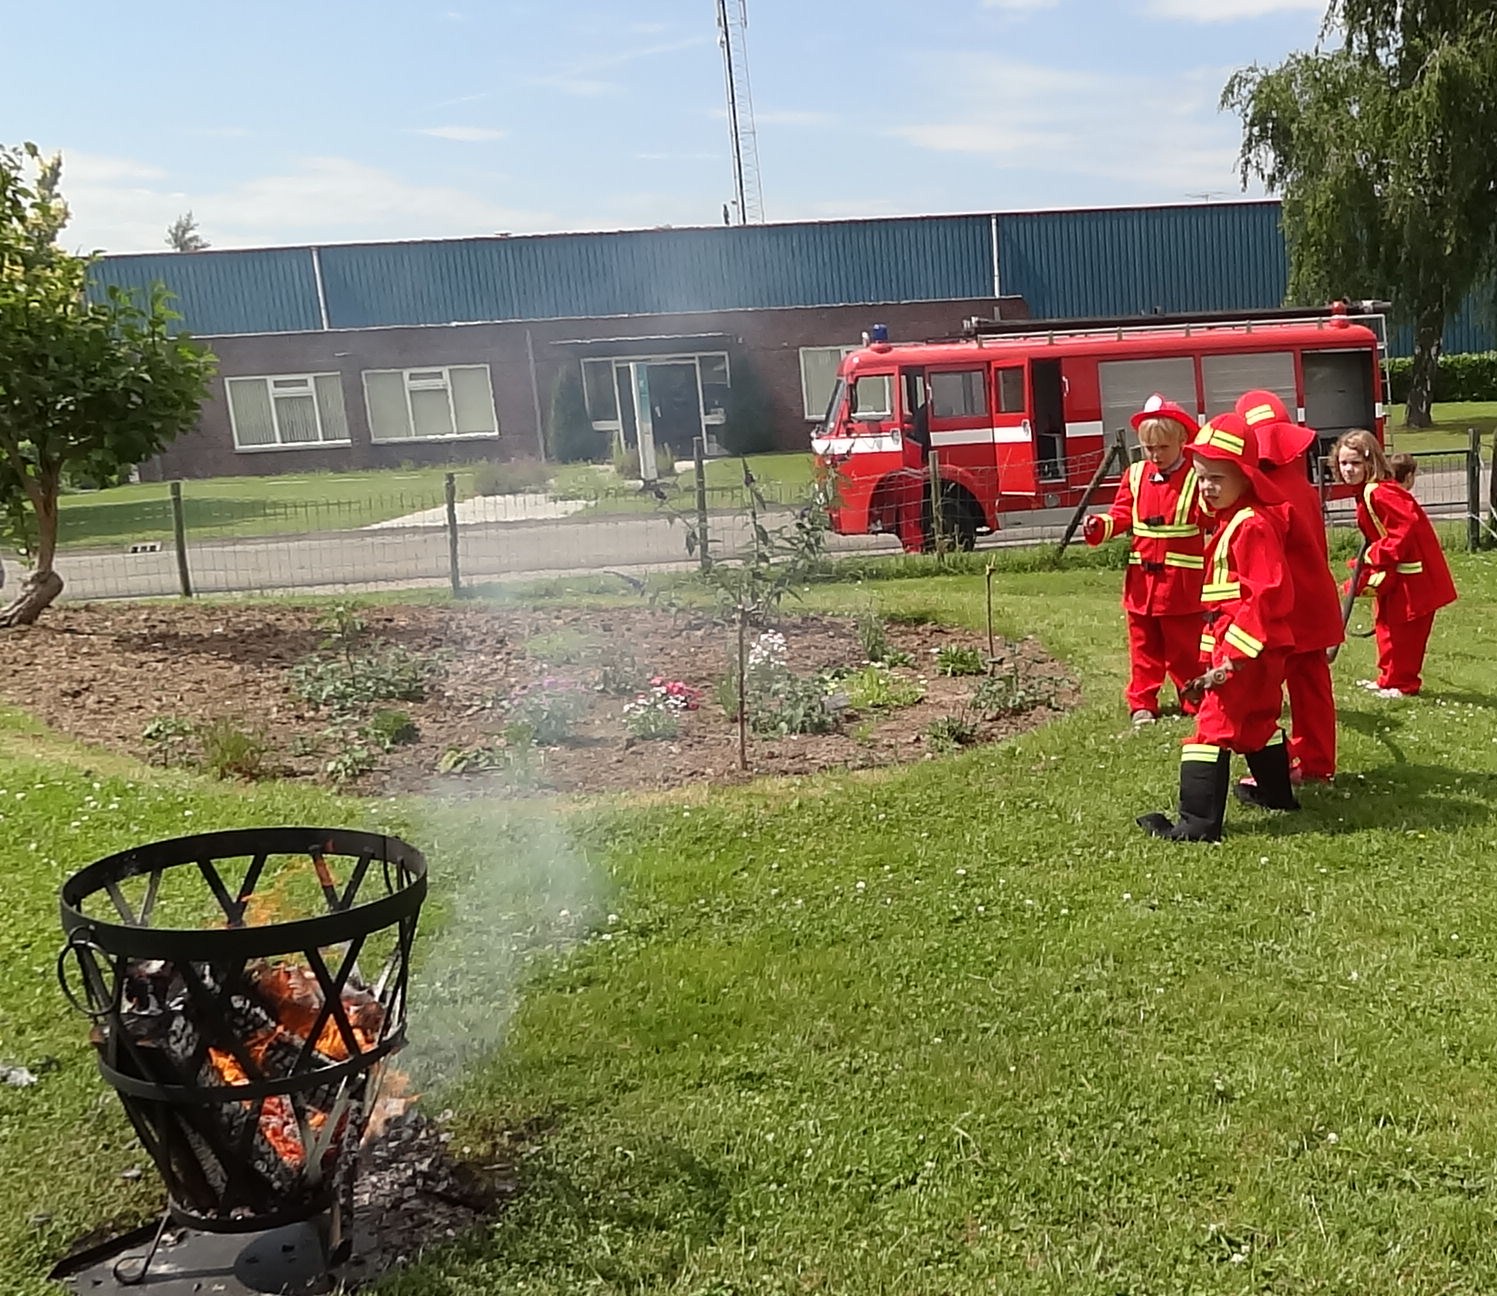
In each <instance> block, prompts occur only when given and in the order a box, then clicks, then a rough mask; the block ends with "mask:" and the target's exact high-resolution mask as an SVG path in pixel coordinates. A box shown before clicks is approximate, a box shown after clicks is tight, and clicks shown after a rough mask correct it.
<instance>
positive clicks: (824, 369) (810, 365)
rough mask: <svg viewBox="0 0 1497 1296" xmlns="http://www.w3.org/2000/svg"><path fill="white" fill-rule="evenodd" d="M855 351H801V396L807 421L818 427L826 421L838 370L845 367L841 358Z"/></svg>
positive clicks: (817, 349)
mask: <svg viewBox="0 0 1497 1296" xmlns="http://www.w3.org/2000/svg"><path fill="white" fill-rule="evenodd" d="M853 349H854V348H852V347H841V346H834V347H801V349H800V394H801V403H802V405H803V407H804V409H805V413H806V419H807V421H809V422H816V423H819V422H820V421H821V420H822V419H824V418H825V417H826V408H827V405H828V403H829V402H830V401H831V399H832V389H833V388H834V387H835V386H836V385H837V370H838V368H839V367H840V366H841V364H842V357H843V356H845V355H846V354H847V353H848V352H849V351H851V350H853Z"/></svg>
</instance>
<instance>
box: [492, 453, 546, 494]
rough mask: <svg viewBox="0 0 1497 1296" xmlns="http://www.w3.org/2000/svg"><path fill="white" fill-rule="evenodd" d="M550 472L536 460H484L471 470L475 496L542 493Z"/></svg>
mask: <svg viewBox="0 0 1497 1296" xmlns="http://www.w3.org/2000/svg"><path fill="white" fill-rule="evenodd" d="M550 484H551V470H550V469H549V468H547V467H546V465H545V464H543V463H541V462H540V460H538V459H508V460H505V461H503V462H500V461H498V460H494V459H485V460H483V462H481V463H478V464H475V465H474V466H473V493H474V494H475V495H524V494H531V493H538V492H543V491H545V489H546V487H547V486H549V485H550Z"/></svg>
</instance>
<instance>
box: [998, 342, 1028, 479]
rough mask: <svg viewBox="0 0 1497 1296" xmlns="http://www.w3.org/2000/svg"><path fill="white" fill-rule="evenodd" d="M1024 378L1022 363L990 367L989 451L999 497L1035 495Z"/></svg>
mask: <svg viewBox="0 0 1497 1296" xmlns="http://www.w3.org/2000/svg"><path fill="white" fill-rule="evenodd" d="M1024 379H1025V374H1024V365H1023V364H1013V365H1008V364H1003V365H994V366H993V373H992V382H993V408H992V417H993V451H994V459H995V461H996V463H997V465H998V493H999V494H1000V495H1027V496H1031V497H1032V496H1034V495H1035V494H1036V493H1037V492H1038V484H1037V482H1036V481H1035V451H1034V431H1033V428H1032V426H1031V424H1030V422H1029V404H1028V400H1027V398H1026V394H1025V393H1026V384H1025V381H1024Z"/></svg>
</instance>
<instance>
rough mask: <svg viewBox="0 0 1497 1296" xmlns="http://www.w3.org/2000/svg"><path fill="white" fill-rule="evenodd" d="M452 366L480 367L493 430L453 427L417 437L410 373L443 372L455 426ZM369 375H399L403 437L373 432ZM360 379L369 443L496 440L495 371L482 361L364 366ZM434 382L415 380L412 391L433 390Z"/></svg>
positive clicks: (497, 435) (450, 414) (497, 431)
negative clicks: (405, 428) (405, 431)
mask: <svg viewBox="0 0 1497 1296" xmlns="http://www.w3.org/2000/svg"><path fill="white" fill-rule="evenodd" d="M454 369H482V370H483V373H484V378H485V379H486V381H487V382H488V385H489V414H490V415H491V416H492V418H493V420H494V430H493V431H492V432H458V431H456V430H454V431H452V432H449V433H447V434H446V435H445V436H418V435H417V433H416V409H415V406H413V405H412V404H411V391H412V390H413V388H412V386H411V376H412V375H413V374H422V375H425V374H436V373H440V374H441V375H442V380H441V386H442V388H443V389H444V390H445V391H446V392H447V416H448V418H449V419H451V421H452V426H453V428H454V429H456V428H457V406H456V405H455V404H454V403H453V400H452V371H453V370H454ZM370 374H399V375H400V378H401V387H402V390H403V391H404V392H405V418H406V424H407V426H408V427H409V428H410V429H411V432H410V435H409V436H402V437H380V438H378V439H376V438H375V435H374V410H373V408H372V407H371V406H370V404H369V375H370ZM360 382H361V383H362V385H363V388H364V416H365V417H366V418H367V419H368V420H369V443H370V444H371V445H416V444H423V445H424V444H426V443H427V442H431V441H495V440H498V438H499V408H498V406H497V405H495V404H494V371H493V370H492V369H491V368H490V367H489V366H488V364H486V363H483V362H475V363H473V364H445V365H410V366H407V367H406V368H403V369H365V370H364V371H363V373H362V374H361V375H360ZM436 387H437V384H436V383H434V382H425V381H418V382H417V384H416V386H415V388H414V390H416V391H432V390H435V389H436Z"/></svg>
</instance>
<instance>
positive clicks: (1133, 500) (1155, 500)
mask: <svg viewBox="0 0 1497 1296" xmlns="http://www.w3.org/2000/svg"><path fill="white" fill-rule="evenodd" d="M1102 524H1103V529H1102V533H1101V535H1100V536H1098V537H1097V539H1096V543H1098V544H1101V543H1102V542H1104V541H1107V540H1111V539H1112V538H1113V536H1119V535H1130V534H1131V535H1132V536H1133V551H1132V552H1131V553H1130V554H1129V555H1128V574H1127V576H1125V577H1124V578H1123V607H1124V608H1125V609H1126V610H1127V611H1129V612H1133V613H1137V614H1140V615H1144V616H1194V615H1197V614H1198V613H1199V612H1200V610H1201V579H1202V574H1203V572H1204V570H1205V565H1206V561H1205V558H1204V557H1203V548H1204V546H1203V542H1202V539H1201V537H1202V534H1203V533H1204V531H1205V521H1204V513H1203V511H1202V509H1201V503H1200V500H1199V499H1198V498H1197V496H1196V474H1195V469H1194V468H1192V467H1191V466H1190V465H1189V463H1188V462H1182V463H1181V464H1180V465H1179V466H1178V467H1176V468H1173V469H1171V470H1170V471H1169V472H1168V473H1162V472H1157V471H1155V469H1154V466H1153V465H1152V464H1150V463H1147V462H1145V461H1143V460H1140V461H1139V462H1138V463H1135V464H1131V465H1129V468H1128V471H1127V473H1126V474H1125V475H1124V477H1123V480H1122V482H1120V483H1119V485H1118V492H1117V495H1116V496H1115V497H1114V498H1113V501H1112V508H1111V509H1109V510H1108V511H1107V513H1105V514H1104V515H1103V516H1102Z"/></svg>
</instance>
